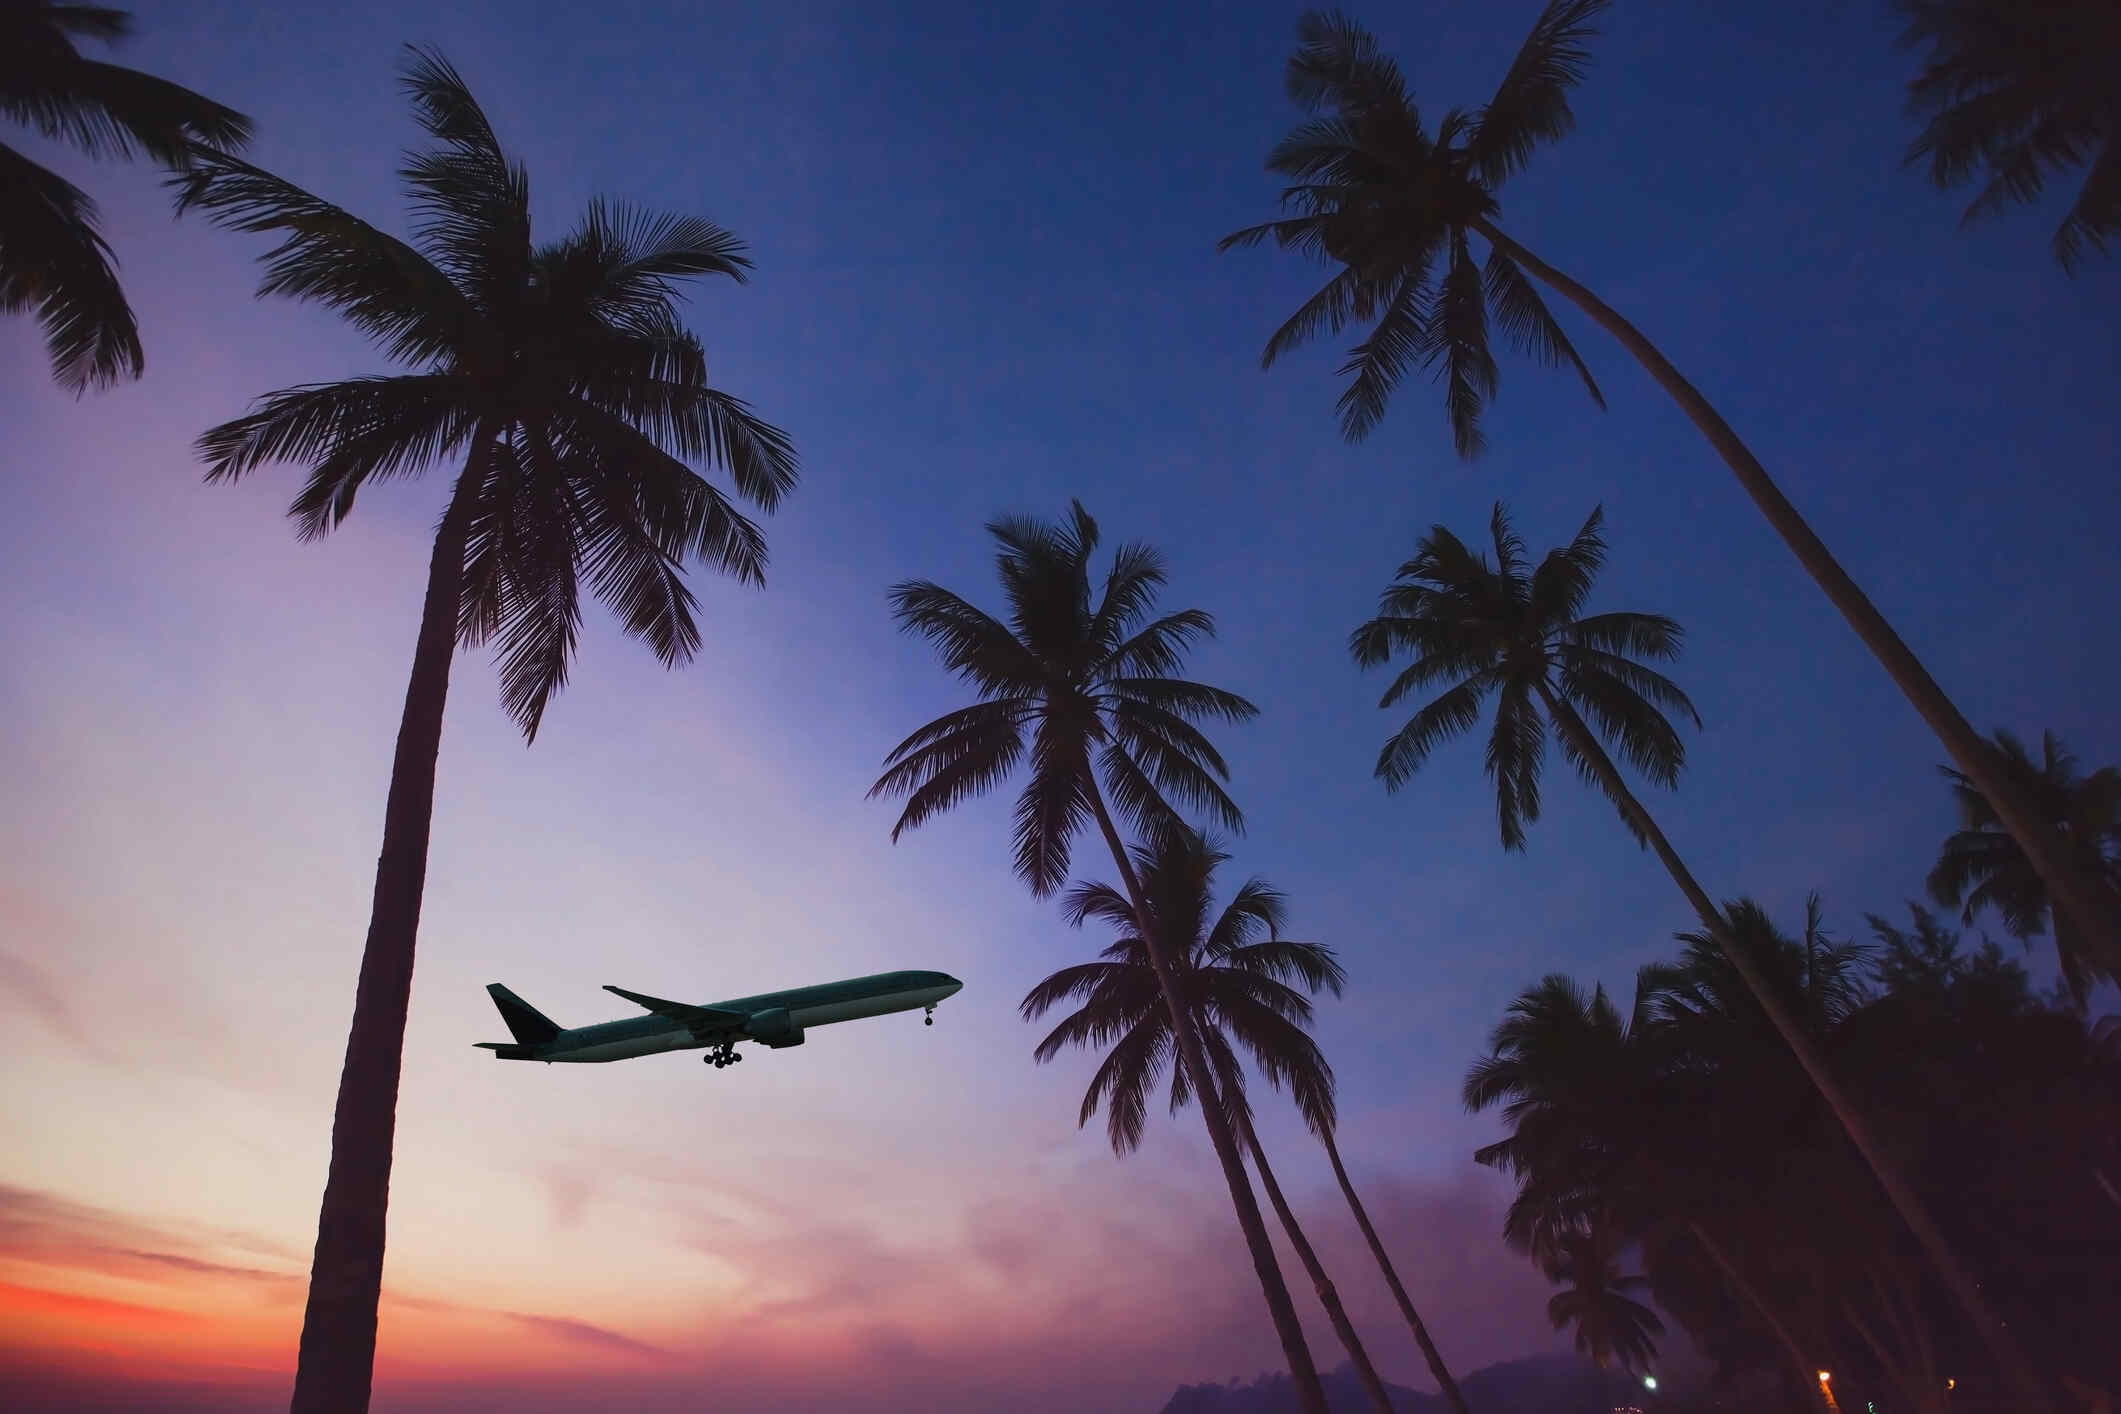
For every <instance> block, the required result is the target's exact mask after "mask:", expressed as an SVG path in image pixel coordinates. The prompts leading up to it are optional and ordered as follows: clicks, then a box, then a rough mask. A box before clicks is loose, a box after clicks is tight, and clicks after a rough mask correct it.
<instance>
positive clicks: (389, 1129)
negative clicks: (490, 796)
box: [290, 429, 490, 1414]
mask: <svg viewBox="0 0 2121 1414" xmlns="http://www.w3.org/2000/svg"><path fill="white" fill-rule="evenodd" d="M489 440H490V438H489V434H488V433H487V432H486V431H485V429H481V430H480V432H479V434H478V435H477V436H476V437H475V438H474V440H473V442H472V451H471V455H470V458H469V461H468V464H467V465H466V467H465V470H464V474H463V476H462V478H461V479H460V480H459V481H458V483H457V488H456V490H455V491H454V492H452V493H451V496H450V504H449V510H448V511H447V512H446V513H445V514H444V515H443V517H442V525H441V528H440V529H439V530H438V531H437V532H436V533H435V544H434V555H433V558H432V559H431V560H430V561H429V563H428V567H427V598H426V602H425V603H424V605H423V606H422V607H421V610H420V636H419V639H418V642H417V646H416V647H415V648H414V649H413V658H412V680H411V682H410V683H409V684H408V685H407V687H406V689H405V715H404V718H403V719H402V720H401V722H400V723H399V726H398V746H397V754H396V756H395V757H394V758H393V760H392V763H391V771H390V795H389V798H388V800H387V802H386V804H385V805H384V807H383V851H382V855H381V857H380V858H379V859H378V860H377V861H376V890H375V898H374V902H373V904H372V905H371V906H370V912H369V917H368V941H367V944H366V945H365V946H364V947H363V949H362V953H361V980H360V985H359V987H358V989H357V990H356V991H355V993H354V1014H353V1029H352V1033H351V1034H350V1035H349V1036H348V1037H347V1041H346V1064H345V1067H344V1069H342V1070H341V1071H340V1073H339V1099H338V1107H337V1109H336V1110H335V1111H334V1113H333V1115H332V1123H331V1168H330V1170H329V1173H328V1175H327V1177H326V1178H325V1181H324V1202H323V1207H322V1211H321V1212H320V1213H319V1214H318V1217H317V1247H316V1253H315V1255H314V1256H313V1257H312V1258H311V1260H310V1268H309V1301H308V1305H307V1307H306V1308H305V1309H304V1311H303V1313H302V1346H301V1353H300V1355H299V1356H297V1358H296V1365H295V1392H294V1400H293V1403H292V1404H291V1406H290V1414H366V1410H367V1409H368V1393H369V1379H370V1376H371V1374H372V1373H373V1371H374V1368H375V1357H376V1305H377V1302H378V1301H379V1300H380V1299H381V1297H382V1290H383V1241H384V1228H385V1214H386V1210H387V1209H388V1207H389V1203H390V1160H391V1145H392V1142H393V1140H394V1138H395V1136H396V1131H397V1109H398V1073H399V1069H400V1067H401V1063H402V1061H403V1059H404V1054H405V1016H406V1011H407V1008H408V1006H409V1004H410V1001H411V996H412V960H413V944H414V942H415V940H416V939H417V937H418V934H419V928H420V898H421V894H422V893H423V891H424V889H425V887H426V883H427V832H428V825H429V823H430V820H431V817H432V816H433V813H434V795H435V758H436V757H437V756H438V755H439V754H440V752H441V747H442V708H443V706H444V704H445V703H446V701H447V699H448V696H449V664H450V659H451V657H452V656H453V654H454V652H455V649H456V638H457V606H458V600H459V597H460V593H461V590H462V587H463V579H464V542H465V533H466V529H467V526H468V523H469V520H470V509H471V499H472V496H473V495H474V494H475V493H476V490H477V487H478V485H479V483H480V482H481V480H482V479H483V478H484V474H485V465H486V457H487V447H488V445H489Z"/></svg>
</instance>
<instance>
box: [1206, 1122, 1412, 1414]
mask: <svg viewBox="0 0 2121 1414" xmlns="http://www.w3.org/2000/svg"><path fill="white" fill-rule="evenodd" d="M1207 1101H1208V1097H1206V1096H1204V1097H1203V1102H1204V1103H1205V1102H1207ZM1238 1124H1239V1126H1240V1127H1241V1128H1242V1129H1243V1131H1244V1139H1245V1147H1247V1148H1248V1149H1250V1150H1251V1151H1252V1166H1253V1167H1254V1168H1256V1169H1258V1170H1259V1181H1260V1184H1261V1186H1263V1187H1264V1188H1265V1189H1266V1190H1267V1201H1268V1202H1269V1203H1271V1204H1273V1205H1274V1215H1275V1216H1276V1217H1278V1218H1280V1219H1281V1225H1282V1229H1283V1230H1284V1231H1285V1232H1287V1233H1288V1234H1289V1245H1290V1246H1291V1247H1294V1248H1295V1249H1296V1256H1297V1259H1298V1260H1299V1261H1301V1262H1302V1263H1303V1264H1304V1271H1305V1272H1306V1273H1308V1274H1309V1275H1310V1278H1311V1285H1312V1286H1313V1287H1315V1288H1316V1289H1317V1291H1318V1301H1319V1304H1320V1305H1322V1306H1324V1307H1325V1308H1326V1319H1328V1320H1329V1321H1331V1322H1332V1323H1333V1333H1334V1334H1335V1335H1337V1336H1339V1337H1340V1343H1341V1344H1342V1345H1344V1346H1346V1347H1347V1348H1348V1359H1349V1360H1351V1361H1353V1362H1354V1365H1355V1374H1356V1377H1357V1378H1358V1379H1360V1380H1361V1381H1362V1387H1363V1391H1364V1392H1365V1393H1366V1394H1368V1395H1369V1396H1370V1407H1371V1408H1373V1409H1375V1410H1376V1411H1377V1414H1393V1410H1392V1396H1391V1395H1389V1394H1387V1393H1386V1392H1385V1382H1384V1381H1383V1380H1381V1379H1379V1378H1378V1376H1377V1367H1376V1366H1374V1365H1372V1364H1371V1363H1370V1355H1369V1352H1368V1351H1366V1350H1364V1349H1363V1348H1362V1337H1361V1336H1359V1335H1357V1334H1356V1333H1355V1324H1354V1322H1352V1321H1350V1320H1349V1319H1348V1313H1347V1310H1346V1309H1345V1308H1344V1307H1343V1306H1342V1305H1341V1304H1340V1293H1339V1292H1338V1291H1337V1290H1335V1289H1334V1286H1333V1279H1332V1278H1331V1277H1329V1276H1327V1275H1326V1269H1325V1265H1324V1264H1323V1263H1321V1262H1320V1261H1319V1260H1318V1253H1316V1252H1314V1251H1313V1250H1312V1249H1311V1241H1310V1239H1309V1238H1307V1237H1305V1236H1304V1230H1303V1229H1302V1228H1301V1227H1299V1226H1297V1223H1296V1214H1295V1213H1293V1212H1291V1211H1290V1210H1289V1200H1288V1199H1287V1198H1285V1197H1283V1196H1282V1191H1281V1185H1280V1184H1279V1183H1276V1182H1275V1181H1274V1170H1273V1168H1272V1167H1270V1166H1269V1165H1268V1163H1267V1151H1266V1150H1265V1149H1263V1148H1261V1147H1260V1144H1259V1134H1258V1132H1257V1131H1255V1130H1254V1129H1253V1128H1252V1123H1251V1121H1250V1120H1246V1119H1240V1120H1239V1121H1238Z"/></svg>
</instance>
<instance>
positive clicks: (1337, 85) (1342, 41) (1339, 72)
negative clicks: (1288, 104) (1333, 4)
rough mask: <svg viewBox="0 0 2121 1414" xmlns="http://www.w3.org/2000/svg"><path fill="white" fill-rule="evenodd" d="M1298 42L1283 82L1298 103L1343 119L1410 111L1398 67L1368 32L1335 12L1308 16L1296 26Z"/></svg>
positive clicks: (1323, 12) (1330, 11) (1404, 81)
mask: <svg viewBox="0 0 2121 1414" xmlns="http://www.w3.org/2000/svg"><path fill="white" fill-rule="evenodd" d="M1296 38H1297V46H1298V47H1297V50H1296V53H1295V54H1293V55H1291V56H1290V58H1289V63H1288V67H1287V69H1286V70H1285V73H1284V80H1283V82H1284V87H1285V88H1286V89H1287V91H1288V95H1289V97H1290V98H1291V99H1292V100H1293V101H1295V102H1296V103H1299V104H1301V105H1303V106H1304V107H1305V108H1310V109H1316V108H1320V107H1331V108H1333V109H1336V110H1337V111H1340V112H1343V113H1360V112H1363V111H1366V110H1369V109H1373V108H1380V107H1390V108H1409V107H1411V106H1412V105H1411V103H1410V102H1409V101H1408V97H1407V89H1406V80H1405V79H1404V78H1402V77H1401V75H1400V72H1399V66H1398V65H1397V64H1395V63H1394V62H1393V61H1392V60H1391V58H1389V57H1388V56H1387V55H1386V54H1385V53H1384V52H1383V51H1382V50H1381V49H1379V48H1378V45H1377V40H1376V38H1375V37H1374V36H1372V35H1371V34H1370V32H1369V31H1367V30H1365V29H1364V28H1363V27H1362V26H1361V25H1359V24H1357V23H1355V21H1353V20H1351V19H1349V18H1348V17H1347V16H1345V15H1343V14H1341V13H1340V12H1339V11H1337V10H1329V11H1318V10H1311V11H1307V12H1306V13H1305V14H1304V15H1303V17H1302V18H1301V19H1299V20H1298V21H1297V22H1296Z"/></svg>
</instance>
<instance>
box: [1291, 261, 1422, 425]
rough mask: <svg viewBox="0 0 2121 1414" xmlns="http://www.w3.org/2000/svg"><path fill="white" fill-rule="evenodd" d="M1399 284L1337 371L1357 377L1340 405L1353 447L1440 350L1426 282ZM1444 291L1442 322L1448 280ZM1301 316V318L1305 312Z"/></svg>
mask: <svg viewBox="0 0 2121 1414" xmlns="http://www.w3.org/2000/svg"><path fill="white" fill-rule="evenodd" d="M1394 284H1395V287H1394V288H1393V289H1392V290H1391V292H1390V294H1389V296H1388V297H1387V298H1385V299H1384V301H1383V306H1384V312H1383V313H1382V314H1381V315H1379V316H1378V320H1377V323H1376V325H1375V326H1374V327H1373V328H1372V329H1371V330H1370V336H1369V337H1368V338H1366V339H1364V340H1363V341H1362V342H1361V343H1359V344H1357V345H1356V346H1355V347H1354V348H1353V349H1351V350H1350V351H1349V353H1348V358H1347V361H1346V362H1345V363H1343V364H1341V366H1340V368H1339V370H1338V371H1339V373H1340V375H1341V376H1342V377H1347V376H1348V375H1350V374H1353V375H1354V381H1353V382H1352V383H1350V384H1348V386H1347V388H1346V389H1345V390H1344V391H1343V392H1342V393H1341V395H1340V402H1339V404H1338V407H1339V411H1340V431H1341V435H1342V436H1343V437H1344V438H1346V439H1347V440H1348V441H1350V442H1360V441H1361V440H1362V439H1363V438H1365V437H1367V436H1369V435H1370V433H1371V431H1372V430H1373V429H1374V428H1375V427H1376V426H1377V424H1378V423H1379V422H1381V421H1382V420H1383V419H1384V415H1385V404H1386V402H1387V401H1388V400H1389V399H1390V398H1391V395H1392V390H1393V389H1395V388H1397V387H1398V386H1399V380H1400V379H1401V378H1402V377H1403V376H1405V374H1406V371H1407V369H1408V368H1409V367H1410V366H1412V365H1413V363H1414V362H1415V361H1416V360H1417V359H1419V358H1422V357H1423V356H1424V354H1425V353H1426V352H1427V351H1429V350H1431V349H1433V348H1434V347H1435V345H1436V340H1437V335H1436V328H1435V325H1434V324H1433V323H1432V318H1433V316H1432V315H1431V314H1430V312H1429V311H1428V310H1427V309H1426V308H1425V307H1424V306H1425V305H1426V304H1427V300H1426V298H1425V296H1426V293H1427V291H1426V288H1425V286H1424V284H1423V282H1421V281H1419V280H1415V279H1405V278H1402V279H1400V280H1398V281H1395V282H1394ZM1329 288H1330V287H1329ZM1444 289H1445V299H1444V302H1443V307H1444V316H1443V317H1444V318H1445V319H1446V320H1448V319H1449V318H1450V316H1451V308H1450V304H1449V296H1450V291H1451V286H1450V281H1449V278H1448V277H1446V279H1445V287H1444ZM1297 313H1298V315H1299V316H1300V315H1302V314H1303V311H1302V310H1299V311H1297ZM1283 327H1284V328H1285V329H1286V328H1287V327H1288V326H1286V325H1284V326H1283ZM1276 337H1277V338H1279V337H1280V335H1279V334H1277V335H1276ZM1268 347H1269V349H1270V350H1271V349H1272V348H1273V345H1272V344H1271V343H1270V344H1269V345H1268Z"/></svg>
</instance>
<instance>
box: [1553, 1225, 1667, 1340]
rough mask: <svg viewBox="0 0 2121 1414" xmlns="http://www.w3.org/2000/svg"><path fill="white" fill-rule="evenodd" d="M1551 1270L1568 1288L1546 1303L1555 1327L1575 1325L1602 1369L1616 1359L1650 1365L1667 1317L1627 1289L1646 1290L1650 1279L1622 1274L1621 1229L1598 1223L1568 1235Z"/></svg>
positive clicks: (1563, 1285) (1579, 1338)
mask: <svg viewBox="0 0 2121 1414" xmlns="http://www.w3.org/2000/svg"><path fill="white" fill-rule="evenodd" d="M1546 1273H1547V1277H1548V1279H1549V1280H1551V1281H1556V1282H1560V1283H1561V1284H1562V1287H1563V1289H1562V1290H1560V1291H1557V1292H1555V1293H1554V1295H1553V1297H1552V1298H1551V1299H1550V1300H1549V1301H1548V1302H1547V1319H1549V1320H1550V1321H1552V1322H1553V1323H1554V1329H1556V1330H1565V1329H1567V1328H1568V1327H1569V1326H1570V1325H1572V1324H1573V1325H1574V1326H1575V1327H1576V1348H1577V1349H1578V1350H1579V1351H1581V1352H1583V1353H1584V1354H1585V1355H1588V1356H1590V1357H1591V1359H1592V1361H1593V1362H1594V1363H1595V1364H1597V1365H1598V1367H1599V1368H1600V1369H1604V1368H1605V1367H1607V1366H1609V1365H1615V1364H1617V1365H1619V1366H1620V1368H1621V1369H1623V1370H1642V1369H1647V1368H1648V1367H1649V1364H1650V1361H1652V1360H1653V1359H1655V1358H1656V1355H1657V1337H1658V1336H1659V1335H1661V1334H1663V1333H1664V1322H1663V1321H1662V1320H1660V1319H1658V1316H1657V1313H1656V1312H1655V1311H1653V1310H1651V1309H1650V1308H1649V1307H1648V1306H1646V1305H1644V1304H1643V1303H1642V1302H1640V1301H1637V1300H1636V1299H1635V1298H1634V1297H1633V1296H1630V1295H1629V1294H1628V1293H1630V1292H1633V1291H1640V1290H1642V1289H1643V1288H1644V1287H1647V1286H1648V1285H1649V1284H1650V1281H1649V1278H1648V1277H1645V1276H1639V1275H1627V1276H1623V1275H1621V1272H1620V1253H1619V1241H1618V1234H1617V1233H1615V1232H1613V1231H1612V1230H1611V1229H1610V1228H1607V1227H1604V1226H1599V1227H1594V1228H1592V1229H1591V1231H1590V1232H1589V1233H1586V1234H1581V1235H1577V1236H1572V1237H1569V1238H1567V1239H1565V1240H1564V1241H1563V1243H1562V1248H1561V1252H1560V1254H1559V1255H1558V1256H1556V1257H1555V1259H1554V1260H1553V1261H1552V1262H1551V1263H1550V1264H1548V1266H1547V1268H1546Z"/></svg>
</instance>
